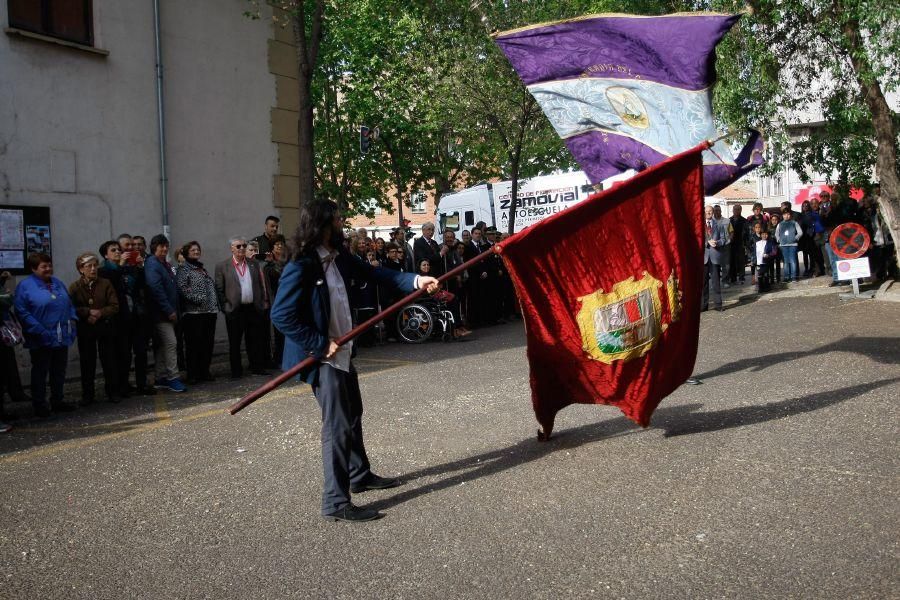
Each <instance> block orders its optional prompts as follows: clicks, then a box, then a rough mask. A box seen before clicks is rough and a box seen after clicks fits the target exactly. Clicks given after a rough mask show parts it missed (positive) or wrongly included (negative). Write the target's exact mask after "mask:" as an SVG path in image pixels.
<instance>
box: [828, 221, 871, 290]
mask: <svg viewBox="0 0 900 600" xmlns="http://www.w3.org/2000/svg"><path fill="white" fill-rule="evenodd" d="M870 242H871V240H870V238H869V232H868V231H866V228H865V227H863V226H862V225H859V224H858V223H844V224H843V225H838V226H837V227H835V228H834V231H832V232H831V237H830V238H828V243H829V244H831V249H832V250H834V253H835V254H837V255H838V256H839V257H840V258H842V259H843V260H838V261H837V263H836V265H835V266H836V267H837V278H838V280H840V281H846V280H848V279H849V280H851V281H852V282H853V294H841V298H843V299H849V298H872V297H873V296H874V295H875V292H874V291H868V292H865V293H864V294H860V293H859V280H860V278H861V277H869V276H870V275H871V273H870V272H869V259H868V258H860V257H861V256H862V255H863V254H865V253H866V250H868V249H869V243H870Z"/></svg>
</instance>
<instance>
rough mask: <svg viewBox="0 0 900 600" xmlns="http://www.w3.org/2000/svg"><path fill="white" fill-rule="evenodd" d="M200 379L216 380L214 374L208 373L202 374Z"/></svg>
mask: <svg viewBox="0 0 900 600" xmlns="http://www.w3.org/2000/svg"><path fill="white" fill-rule="evenodd" d="M200 379H201V380H202V381H215V380H216V378H215V376H213V375H210V374H209V373H207V374H206V375H204V376H203V377H201V378H200Z"/></svg>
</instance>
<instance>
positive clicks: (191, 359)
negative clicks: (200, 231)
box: [176, 242, 219, 383]
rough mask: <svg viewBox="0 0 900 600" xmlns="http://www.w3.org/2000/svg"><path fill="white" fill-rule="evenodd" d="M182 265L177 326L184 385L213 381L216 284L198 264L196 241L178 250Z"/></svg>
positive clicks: (216, 306) (198, 251) (197, 245)
mask: <svg viewBox="0 0 900 600" xmlns="http://www.w3.org/2000/svg"><path fill="white" fill-rule="evenodd" d="M181 254H182V256H184V263H183V264H182V265H180V266H179V267H178V275H177V276H176V279H177V282H178V294H179V296H180V297H181V307H182V317H181V327H182V330H183V331H184V345H185V350H186V354H187V356H186V359H187V365H186V366H187V377H188V379H187V382H188V383H198V382H200V381H214V380H215V377H213V376H212V374H211V373H210V372H209V365H210V363H211V362H212V352H213V344H214V342H215V338H216V316H217V315H218V312H219V301H218V297H217V296H216V282H215V281H214V280H213V278H212V276H211V275H210V274H209V272H208V271H207V270H206V268H205V267H204V266H203V263H202V262H200V256H201V254H202V250H201V249H200V244H198V243H197V242H188V243H187V244H185V245H184V247H183V248H182V249H181Z"/></svg>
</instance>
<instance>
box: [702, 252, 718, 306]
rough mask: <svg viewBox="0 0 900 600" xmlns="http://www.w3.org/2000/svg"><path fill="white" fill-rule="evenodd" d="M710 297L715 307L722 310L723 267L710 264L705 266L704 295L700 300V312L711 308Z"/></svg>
mask: <svg viewBox="0 0 900 600" xmlns="http://www.w3.org/2000/svg"><path fill="white" fill-rule="evenodd" d="M710 288H712V290H711V291H710ZM710 295H712V301H713V306H714V307H715V308H722V267H721V265H714V264H713V263H711V262H708V263H706V264H705V265H703V295H702V296H701V298H700V310H706V309H708V308H709V297H710Z"/></svg>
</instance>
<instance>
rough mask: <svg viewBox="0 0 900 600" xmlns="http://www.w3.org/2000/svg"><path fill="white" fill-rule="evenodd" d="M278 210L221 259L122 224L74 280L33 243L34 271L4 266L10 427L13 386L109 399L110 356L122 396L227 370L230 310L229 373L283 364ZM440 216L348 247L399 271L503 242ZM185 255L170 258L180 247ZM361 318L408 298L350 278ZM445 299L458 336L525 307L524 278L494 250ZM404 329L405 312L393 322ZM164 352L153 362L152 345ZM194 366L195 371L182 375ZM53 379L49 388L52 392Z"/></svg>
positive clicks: (4, 377)
mask: <svg viewBox="0 0 900 600" xmlns="http://www.w3.org/2000/svg"><path fill="white" fill-rule="evenodd" d="M279 225H280V222H279V219H278V218H277V217H274V216H269V217H267V218H266V221H265V231H264V233H263V234H262V235H260V236H258V237H256V238H254V239H247V238H244V237H240V236H237V237H234V238H231V239H230V240H229V250H230V256H228V258H226V259H225V260H222V261H220V262H218V263H216V264H215V265H213V266H212V267H210V266H207V265H206V264H204V262H203V261H202V256H203V250H202V248H201V247H200V244H199V243H198V242H196V241H190V242H188V243H186V244H184V245H182V246H180V247H178V248H174V249H173V248H171V247H170V242H169V240H168V238H166V236H164V235H156V236H153V237H152V238H151V239H150V243H149V244H147V241H146V240H145V238H144V237H142V236H133V235H130V234H122V235H120V236H118V237H117V238H116V239H114V240H108V241H105V242H103V243H102V244H100V246H99V248H98V251H97V253H94V252H84V253H82V254H80V255H79V256H78V257H76V259H75V265H74V266H75V272H74V273H73V275H74V277H73V278H72V279H73V280H72V281H71V283H70V284H69V285H68V286H67V285H66V284H65V283H64V282H63V281H62V280H61V279H60V278H59V277H58V274H54V263H53V260H52V258H51V257H50V256H49V255H47V254H43V253H34V254H30V255H29V256H28V257H27V260H26V268H27V270H29V271H30V272H31V274H30V275H29V276H27V277H25V278H24V279H22V280H21V281H20V282H19V283H18V285H17V286H16V287H15V290H14V291H10V290H9V289H8V288H9V286H7V282H8V281H9V280H10V276H9V273H6V272H4V273H3V274H2V276H0V332H2V333H3V339H2V340H0V431H7V430H9V426H8V425H5V424H4V423H5V421H6V420H8V418H9V417H10V415H7V414H6V413H5V412H4V411H3V396H4V394H6V395H7V396H9V399H10V400H11V401H13V402H27V401H30V402H31V403H32V406H33V408H34V413H35V415H36V416H37V417H40V418H45V417H49V416H51V415H53V414H54V413H62V412H69V411H73V410H76V408H77V407H78V406H88V405H90V404H93V403H94V402H96V400H97V390H96V389H95V387H96V381H97V375H98V373H97V363H98V358H99V363H100V365H101V367H102V392H103V394H104V397H105V399H106V400H107V401H109V402H112V403H119V402H121V401H122V400H123V399H126V398H129V397H131V396H135V395H141V396H149V395H153V394H156V393H157V391H159V390H162V391H165V392H174V393H178V392H184V391H185V390H186V389H187V388H188V386H193V385H197V384H202V383H203V382H209V381H214V380H215V377H214V376H213V374H212V373H211V369H210V366H211V363H212V357H213V346H214V341H215V332H216V323H217V321H218V318H219V315H220V314H221V315H222V316H223V318H224V320H225V329H226V331H227V336H228V364H229V375H230V376H231V378H233V379H237V378H240V377H243V376H244V374H245V365H246V366H247V370H249V372H250V373H252V374H254V375H266V374H268V373H269V372H270V370H271V369H277V368H279V367H280V366H281V357H282V351H283V347H284V337H283V335H282V334H281V333H280V332H279V331H278V330H275V329H273V328H272V326H271V323H270V321H269V309H270V307H271V304H272V300H273V299H274V297H275V294H276V293H277V292H278V282H279V279H280V276H281V272H282V269H283V268H284V265H285V262H286V261H287V257H288V252H287V247H286V242H285V238H284V236H282V235H281V234H280V233H279ZM434 231H435V229H434V225H433V224H426V225H425V227H423V236H422V237H421V238H418V239H416V240H415V243H414V244H412V245H411V244H409V243H407V239H406V237H407V230H405V229H397V230H396V231H395V232H394V234H392V236H391V239H390V240H384V239H381V238H376V239H372V238H370V237H369V236H368V235H367V233H366V231H365V229H360V230H356V231H353V230H351V231H348V232H347V235H346V236H345V244H346V248H347V250H348V251H349V252H350V253H351V254H352V255H353V256H355V257H356V258H357V259H359V260H365V261H368V262H370V263H372V264H374V265H379V266H383V267H385V268H389V269H394V270H398V271H407V272H414V273H422V274H430V275H433V276H440V275H441V274H443V273H446V272H448V271H449V270H451V269H453V268H455V267H456V266H459V265H461V264H462V262H463V261H464V260H466V259H468V258H471V257H472V256H475V255H476V254H478V253H481V252H486V251H488V250H489V248H490V247H491V245H493V244H494V243H495V242H496V241H498V240H499V239H500V236H499V234H498V233H497V231H496V230H495V229H493V228H487V227H485V226H484V224H482V223H480V224H479V225H478V226H476V227H475V228H473V229H472V231H471V232H469V231H465V232H463V240H457V239H456V237H455V235H454V234H453V232H447V233H446V234H445V235H444V237H443V240H441V243H440V244H438V243H437V241H435V240H434V239H433V238H434ZM170 256H172V257H173V258H172V259H170V258H169V257H170ZM350 283H351V286H350V288H351V289H350V293H351V295H352V296H353V298H352V301H353V305H354V306H355V307H357V309H356V311H355V315H354V316H355V317H356V318H357V319H358V320H363V319H365V318H368V316H370V314H375V312H377V311H379V310H380V309H382V308H385V307H387V306H389V305H390V304H392V303H393V302H395V301H396V300H397V299H398V298H397V297H396V296H394V295H390V294H389V293H387V292H386V291H385V290H378V289H367V288H366V287H365V286H360V285H357V284H356V282H350ZM442 294H443V295H441V296H440V301H441V302H442V303H444V304H445V305H446V306H447V307H448V308H449V309H450V310H451V311H452V312H453V315H454V323H453V327H452V336H453V338H454V339H459V338H462V337H464V336H467V335H469V333H471V329H470V327H478V326H485V325H491V324H494V323H501V322H505V321H506V320H507V319H512V318H518V314H517V303H516V302H515V298H514V295H513V287H512V282H511V281H510V280H509V276H508V274H507V273H506V272H505V269H504V268H503V263H502V262H501V261H500V259H499V257H498V256H493V255H492V256H491V257H489V258H487V259H486V260H484V261H483V262H481V263H479V264H478V265H477V266H475V267H473V268H472V269H470V270H469V271H468V272H466V271H463V272H461V273H460V274H459V275H458V276H456V277H454V278H452V279H451V280H450V281H449V282H448V283H447V285H446V290H444V291H443V292H442ZM381 330H382V331H386V332H387V336H386V337H387V338H388V339H389V340H390V339H391V338H397V337H398V336H397V327H396V322H395V321H394V320H392V319H391V320H389V321H388V323H386V324H385V327H383V328H382V329H381ZM22 343H24V347H25V348H26V349H27V350H28V352H29V354H30V357H31V382H30V384H31V386H30V387H31V389H30V396H31V397H30V398H29V397H28V395H27V394H26V393H25V390H24V389H23V386H22V382H21V379H20V376H19V370H18V365H17V362H16V354H15V346H17V345H19V344H22ZM76 343H77V345H78V358H79V366H80V385H81V396H80V398H79V399H78V401H77V402H76V401H74V400H72V399H69V400H67V399H66V398H65V397H64V394H65V385H64V384H65V378H66V369H67V366H68V358H69V348H70V347H71V346H72V345H73V344H76ZM151 350H152V352H153V355H154V361H153V368H152V372H151V369H150V368H149V367H148V365H149V360H148V352H150V351H151ZM182 373H184V374H185V377H184V378H182V376H181V374H182ZM48 381H49V390H48Z"/></svg>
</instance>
